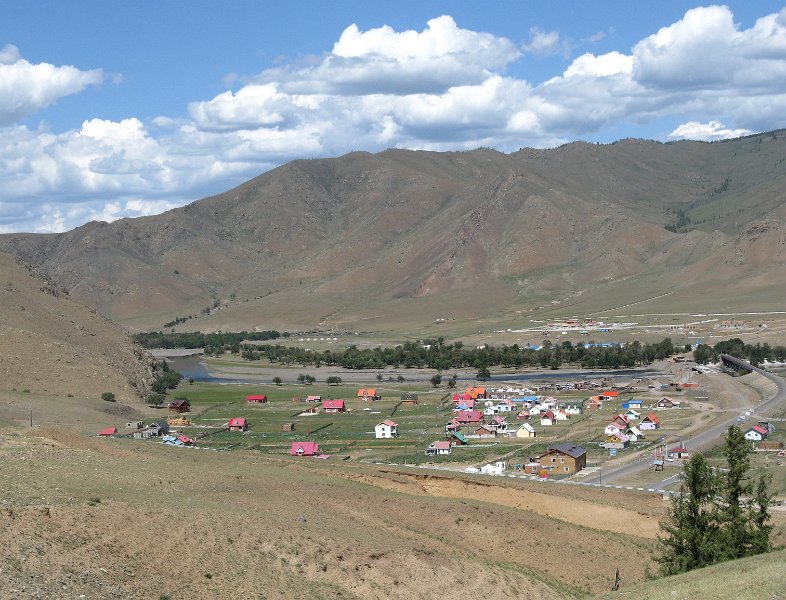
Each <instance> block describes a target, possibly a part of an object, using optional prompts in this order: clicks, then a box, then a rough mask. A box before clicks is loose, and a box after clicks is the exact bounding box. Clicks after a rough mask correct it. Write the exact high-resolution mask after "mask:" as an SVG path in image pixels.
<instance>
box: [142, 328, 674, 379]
mask: <svg viewBox="0 0 786 600" xmlns="http://www.w3.org/2000/svg"><path fill="white" fill-rule="evenodd" d="M279 337H288V336H287V335H286V334H280V333H279V332H277V331H266V332H254V333H248V332H240V333H211V334H201V333H169V334H164V333H143V334H137V335H136V336H135V339H136V340H137V341H138V342H139V343H141V344H142V345H143V346H144V347H146V348H204V349H205V354H208V355H216V356H219V355H222V354H224V353H225V352H231V353H233V354H238V355H240V356H242V358H243V359H244V360H248V361H258V360H266V361H269V362H271V363H275V364H282V365H292V364H299V365H302V366H323V365H324V366H331V367H344V368H347V369H382V368H386V367H389V366H392V367H396V368H397V367H406V368H430V369H437V370H440V371H442V370H447V369H455V368H475V369H485V368H488V367H505V368H518V367H550V368H553V369H558V368H560V367H561V366H562V365H564V364H571V365H577V366H581V367H582V368H590V369H591V368H602V369H615V368H632V367H636V366H641V365H646V364H650V363H651V362H653V361H654V360H659V359H663V358H667V357H669V356H672V355H673V354H675V353H677V352H680V351H682V350H684V348H683V347H675V346H674V345H673V344H672V341H671V339H669V338H666V339H664V340H662V341H660V342H657V343H653V344H644V343H641V342H638V341H635V342H631V343H629V344H625V345H624V346H619V345H604V346H600V345H595V344H587V345H584V344H581V343H579V344H575V345H574V344H572V343H571V342H570V341H567V340H566V341H564V342H562V343H560V344H552V343H551V342H550V341H549V340H546V341H544V343H543V346H542V348H531V347H528V346H519V345H518V344H513V345H512V346H499V347H494V346H483V347H480V348H474V347H466V346H464V345H463V344H462V343H461V342H455V343H452V344H451V343H446V342H445V340H444V338H442V337H440V338H437V339H426V340H422V341H416V342H406V343H404V344H400V345H397V346H394V347H384V348H383V347H380V348H358V347H357V346H349V347H348V348H347V349H345V350H324V351H315V350H308V349H305V348H301V347H298V346H292V345H285V344H246V343H243V342H245V341H252V340H253V341H266V340H275V339H278V338H279Z"/></svg>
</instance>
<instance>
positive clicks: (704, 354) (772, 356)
mask: <svg viewBox="0 0 786 600" xmlns="http://www.w3.org/2000/svg"><path fill="white" fill-rule="evenodd" d="M721 354H729V355H731V356H736V357H737V358H742V359H745V360H747V361H748V362H749V363H750V364H752V365H754V366H759V365H760V364H761V363H763V362H764V361H765V360H769V361H773V362H786V346H770V345H769V344H746V343H745V342H743V341H742V340H741V339H740V338H733V339H730V340H724V341H722V342H718V343H717V344H715V346H709V345H707V344H699V345H698V346H697V348H696V349H695V350H694V352H693V358H694V360H695V361H696V362H697V363H698V364H701V365H706V364H708V363H716V362H718V361H719V360H720V355H721Z"/></svg>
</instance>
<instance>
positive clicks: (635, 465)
mask: <svg viewBox="0 0 786 600" xmlns="http://www.w3.org/2000/svg"><path fill="white" fill-rule="evenodd" d="M720 358H721V361H722V362H723V364H724V365H727V366H729V368H731V369H734V370H738V371H747V372H751V373H758V374H759V375H762V376H763V377H766V378H767V379H769V380H770V381H772V382H773V383H774V384H775V385H776V386H777V391H776V392H775V394H774V395H773V397H772V398H770V399H768V400H765V401H763V402H761V403H760V404H759V405H758V406H757V407H756V412H757V414H760V413H762V412H766V411H768V410H771V409H773V408H775V407H777V406H778V405H779V404H781V403H782V402H784V401H786V381H784V380H783V378H782V377H779V376H778V375H775V374H773V373H770V372H768V371H765V370H764V369H760V368H759V367H754V366H753V365H752V364H750V363H749V362H747V361H744V360H742V359H741V358H737V357H736V356H731V355H729V354H721V355H720ZM736 424H737V416H736V415H735V416H734V417H732V418H730V419H728V420H727V421H725V422H723V423H721V424H719V425H716V426H715V427H713V428H712V429H708V430H706V431H702V432H701V433H699V434H697V435H695V436H694V437H692V438H690V439H685V440H684V446H685V447H686V448H689V449H690V450H691V451H693V450H700V449H702V448H707V447H710V446H713V445H715V444H717V443H718V442H719V441H720V440H721V438H722V437H723V434H724V433H726V431H727V430H728V429H729V426H730V425H736ZM650 468H652V461H651V460H650V458H649V456H642V457H640V458H639V459H637V460H636V462H632V463H629V464H625V465H620V466H618V467H609V468H604V469H603V475H602V476H603V479H604V480H605V481H606V482H607V483H611V482H612V481H616V480H618V479H622V478H624V477H629V476H631V475H634V474H636V473H638V472H640V471H644V470H645V469H650ZM670 479H671V478H670ZM585 481H587V483H599V482H600V477H595V476H593V475H590V476H589V477H587V478H586V480H585Z"/></svg>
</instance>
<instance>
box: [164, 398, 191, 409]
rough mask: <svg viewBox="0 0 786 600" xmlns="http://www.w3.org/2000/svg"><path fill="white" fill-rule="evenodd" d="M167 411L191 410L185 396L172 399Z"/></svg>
mask: <svg viewBox="0 0 786 600" xmlns="http://www.w3.org/2000/svg"><path fill="white" fill-rule="evenodd" d="M168 408H169V412H171V413H187V412H191V404H190V403H189V402H188V400H186V399H185V398H178V399H176V400H172V402H170V403H169V405H168Z"/></svg>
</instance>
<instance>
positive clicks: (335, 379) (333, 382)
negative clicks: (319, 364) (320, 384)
mask: <svg viewBox="0 0 786 600" xmlns="http://www.w3.org/2000/svg"><path fill="white" fill-rule="evenodd" d="M325 383H327V384H328V385H338V384H339V383H341V377H338V376H337V375H331V376H330V377H328V378H327V379H326V380H325Z"/></svg>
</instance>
